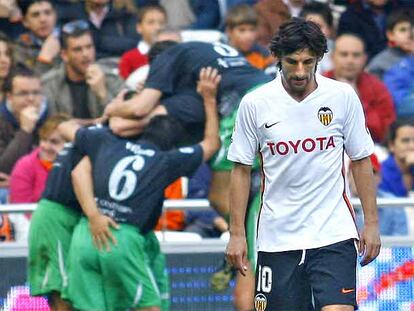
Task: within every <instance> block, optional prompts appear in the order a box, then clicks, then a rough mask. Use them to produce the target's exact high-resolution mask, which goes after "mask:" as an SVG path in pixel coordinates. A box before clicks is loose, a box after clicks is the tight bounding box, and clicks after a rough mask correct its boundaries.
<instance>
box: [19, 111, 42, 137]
mask: <svg viewBox="0 0 414 311" xmlns="http://www.w3.org/2000/svg"><path fill="white" fill-rule="evenodd" d="M39 117H40V114H39V109H38V108H36V107H34V106H28V107H26V108H23V109H22V111H21V112H20V115H19V122H20V128H21V129H22V130H24V131H25V132H27V133H32V132H33V130H34V128H35V126H36V123H37V121H38V120H39Z"/></svg>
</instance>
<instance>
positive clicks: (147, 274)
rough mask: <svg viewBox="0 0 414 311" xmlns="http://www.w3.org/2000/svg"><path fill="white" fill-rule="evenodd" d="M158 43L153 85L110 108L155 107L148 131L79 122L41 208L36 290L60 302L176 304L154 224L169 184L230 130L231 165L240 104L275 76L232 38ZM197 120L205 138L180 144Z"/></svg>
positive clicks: (221, 159)
mask: <svg viewBox="0 0 414 311" xmlns="http://www.w3.org/2000/svg"><path fill="white" fill-rule="evenodd" d="M154 50H155V51H156V52H154V53H153V55H152V58H153V59H152V60H151V69H150V73H149V76H148V78H147V81H146V87H145V88H144V90H143V91H142V92H141V93H140V94H138V95H136V96H135V97H134V98H132V99H131V100H126V101H123V100H118V101H115V102H114V103H112V104H111V105H109V107H110V108H109V109H107V111H106V114H107V115H109V117H117V116H121V117H131V118H133V117H136V116H139V119H138V122H140V120H144V119H146V117H147V116H149V115H150V116H151V118H148V123H147V124H145V129H144V130H143V132H142V133H140V134H139V135H135V136H133V137H127V138H125V137H120V136H116V135H115V134H114V133H113V132H112V130H111V128H110V127H107V126H103V125H97V126H93V127H89V128H80V129H78V130H77V131H76V134H75V130H73V133H71V134H70V135H69V136H73V137H74V142H73V144H69V145H68V146H66V147H65V148H64V149H63V151H62V152H61V153H60V155H59V157H58V158H57V160H56V161H55V163H54V166H53V169H52V171H51V172H50V175H49V178H48V182H47V186H46V190H45V192H44V195H43V199H42V200H41V201H40V202H39V206H38V208H37V209H36V211H35V213H34V214H33V218H32V222H31V228H30V233H29V259H28V261H29V262H28V264H29V283H30V287H31V293H32V295H49V303H50V305H51V308H52V309H53V310H70V305H69V304H68V302H67V300H64V299H62V298H65V299H68V301H70V303H71V304H72V305H73V307H75V308H76V309H79V310H124V309H131V308H132V309H134V310H168V308H169V299H168V288H169V286H168V285H169V284H168V275H167V274H166V273H165V257H164V255H163V254H162V253H161V252H160V247H159V244H158V240H157V239H156V237H155V235H154V233H153V231H152V229H153V228H154V226H155V224H156V223H157V220H158V218H159V216H160V214H161V210H162V204H163V191H164V189H165V187H167V186H168V185H169V184H170V183H171V182H172V181H174V180H175V179H177V178H178V177H179V176H188V175H190V174H192V173H193V172H194V171H195V170H196V169H197V168H198V166H199V165H200V164H201V163H202V162H203V161H207V160H208V159H210V158H211V157H212V156H213V155H214V154H215V153H216V151H217V150H218V149H219V147H220V138H221V145H222V150H220V151H219V152H217V155H216V158H215V161H214V165H213V169H214V167H215V168H216V169H217V170H224V171H230V170H231V165H229V163H228V162H227V160H226V158H225V155H226V154H227V150H226V149H227V148H228V146H229V144H230V135H231V129H232V126H233V122H234V117H235V112H236V110H237V107H238V103H239V101H240V99H241V97H242V96H243V95H244V93H246V91H247V90H248V89H250V88H252V87H254V86H256V85H258V84H261V83H264V82H267V81H269V80H270V78H269V77H268V76H266V75H265V74H263V73H262V72H261V71H259V70H256V69H254V68H253V67H251V66H250V65H249V64H248V63H247V61H246V60H245V59H244V58H243V57H241V56H240V54H239V53H238V52H237V51H236V50H234V49H233V48H231V47H229V46H227V45H223V44H219V43H217V44H208V43H201V42H191V43H181V44H173V43H170V44H165V43H160V46H159V47H158V51H157V47H155V48H154ZM197 81H198V82H197ZM148 94H149V95H150V96H148ZM154 94H155V95H156V96H153V95H154ZM216 98H218V99H219V100H218V101H217V102H216ZM140 101H144V102H145V104H146V105H147V107H148V105H149V107H150V108H149V109H147V116H146V115H142V114H138V113H136V111H138V110H139V109H140V108H142V103H141V102H140ZM160 106H162V107H163V108H164V109H161V110H160V109H159V107H160ZM128 109H129V110H131V109H132V112H133V115H128V113H125V111H124V110H128ZM134 109H135V111H134ZM156 111H163V112H162V113H156ZM218 112H219V114H220V121H219V120H218V117H217V114H218ZM118 119H119V118H118ZM123 120H125V121H126V122H125V124H127V127H128V126H129V125H128V124H130V123H129V122H128V121H129V120H126V119H123ZM176 120H178V121H176ZM219 122H220V124H219ZM183 125H184V126H183ZM203 128H204V129H203ZM219 128H220V129H219ZM188 129H191V130H192V131H193V130H194V129H198V133H197V132H196V134H195V135H193V136H192V139H190V140H192V143H193V141H194V137H195V140H196V141H200V140H201V142H200V143H199V144H195V145H192V146H187V147H181V148H178V149H176V147H177V146H179V145H180V144H182V142H183V140H184V141H186V142H188V137H189V135H188V134H185V132H186V130H188ZM229 130H230V131H229ZM219 131H220V138H219ZM126 132H128V131H126ZM130 133H136V131H131V132H130ZM220 155H221V156H220ZM72 182H73V187H72ZM75 194H76V195H75Z"/></svg>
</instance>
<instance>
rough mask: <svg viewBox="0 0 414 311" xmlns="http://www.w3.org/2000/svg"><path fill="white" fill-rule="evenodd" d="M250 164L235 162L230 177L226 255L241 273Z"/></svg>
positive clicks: (244, 256) (244, 257)
mask: <svg viewBox="0 0 414 311" xmlns="http://www.w3.org/2000/svg"><path fill="white" fill-rule="evenodd" d="M251 169H252V168H251V166H250V165H244V164H241V163H235V166H234V168H233V170H232V171H231V177H230V180H231V181H230V241H229V243H228V245H227V249H226V257H227V260H228V261H229V262H230V264H231V265H232V266H233V267H235V268H236V269H238V270H239V271H240V273H241V274H242V275H244V276H245V275H246V271H247V265H248V262H247V242H246V231H245V227H244V223H245V215H246V209H247V201H248V199H249V189H250V172H251Z"/></svg>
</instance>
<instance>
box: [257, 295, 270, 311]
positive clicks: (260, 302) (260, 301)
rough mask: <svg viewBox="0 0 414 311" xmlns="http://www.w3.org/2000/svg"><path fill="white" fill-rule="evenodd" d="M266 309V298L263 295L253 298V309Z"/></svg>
mask: <svg viewBox="0 0 414 311" xmlns="http://www.w3.org/2000/svg"><path fill="white" fill-rule="evenodd" d="M266 307H267V298H266V296H265V295H263V294H257V295H256V296H255V297H254V309H255V310H256V311H265V310H266Z"/></svg>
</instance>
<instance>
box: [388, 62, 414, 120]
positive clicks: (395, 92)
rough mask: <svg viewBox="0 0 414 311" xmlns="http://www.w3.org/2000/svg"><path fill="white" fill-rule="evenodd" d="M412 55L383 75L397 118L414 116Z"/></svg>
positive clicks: (413, 67)
mask: <svg viewBox="0 0 414 311" xmlns="http://www.w3.org/2000/svg"><path fill="white" fill-rule="evenodd" d="M413 79H414V55H409V56H406V57H404V58H402V59H401V60H400V61H399V62H397V63H396V64H395V65H394V66H392V67H391V68H390V69H388V70H387V71H386V72H385V73H384V83H385V84H386V85H387V87H388V89H389V90H390V92H391V94H392V97H393V98H394V104H395V110H396V112H397V116H398V117H412V116H414V83H413V81H414V80H413Z"/></svg>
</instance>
